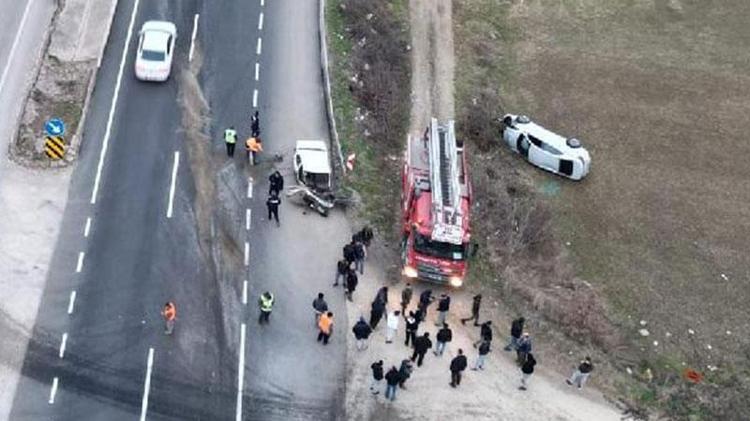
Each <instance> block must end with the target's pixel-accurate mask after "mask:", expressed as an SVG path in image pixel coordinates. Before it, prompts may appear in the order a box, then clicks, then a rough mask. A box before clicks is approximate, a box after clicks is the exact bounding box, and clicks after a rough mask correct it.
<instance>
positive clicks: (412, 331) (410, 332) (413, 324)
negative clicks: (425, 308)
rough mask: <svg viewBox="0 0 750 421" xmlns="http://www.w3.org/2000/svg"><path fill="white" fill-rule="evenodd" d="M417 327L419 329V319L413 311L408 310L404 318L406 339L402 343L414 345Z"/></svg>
mask: <svg viewBox="0 0 750 421" xmlns="http://www.w3.org/2000/svg"><path fill="white" fill-rule="evenodd" d="M417 329H419V320H418V319H417V316H416V314H414V312H413V311H410V312H409V317H407V318H406V340H405V341H404V345H406V346H409V342H411V346H412V347H414V342H415V341H416V340H417Z"/></svg>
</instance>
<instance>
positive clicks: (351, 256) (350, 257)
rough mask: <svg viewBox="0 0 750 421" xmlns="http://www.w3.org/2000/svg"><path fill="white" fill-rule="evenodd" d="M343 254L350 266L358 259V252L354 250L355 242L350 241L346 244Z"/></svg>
mask: <svg viewBox="0 0 750 421" xmlns="http://www.w3.org/2000/svg"><path fill="white" fill-rule="evenodd" d="M342 254H343V257H344V260H346V262H347V263H348V264H349V266H351V265H352V263H354V261H355V260H357V253H356V252H355V251H354V244H352V243H349V244H347V245H345V246H344V249H343V250H342Z"/></svg>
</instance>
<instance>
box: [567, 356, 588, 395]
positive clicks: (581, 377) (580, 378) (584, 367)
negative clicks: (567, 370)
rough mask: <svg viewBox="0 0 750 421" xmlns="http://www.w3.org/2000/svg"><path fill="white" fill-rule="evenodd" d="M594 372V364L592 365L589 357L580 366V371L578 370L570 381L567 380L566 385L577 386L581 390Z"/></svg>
mask: <svg viewBox="0 0 750 421" xmlns="http://www.w3.org/2000/svg"><path fill="white" fill-rule="evenodd" d="M592 371H594V364H592V363H591V357H589V356H588V355H587V356H586V358H584V359H583V361H581V363H580V364H579V365H578V369H576V371H575V372H574V373H573V375H572V376H570V378H569V379H565V383H567V384H568V386H573V385H576V386H578V388H579V389H581V388H583V385H584V384H586V380H588V378H589V376H590V375H591V372H592Z"/></svg>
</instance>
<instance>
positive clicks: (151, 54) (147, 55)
mask: <svg viewBox="0 0 750 421" xmlns="http://www.w3.org/2000/svg"><path fill="white" fill-rule="evenodd" d="M141 58H142V59H143V60H146V61H164V60H165V58H166V54H164V53H163V52H161V51H152V50H143V51H142V52H141Z"/></svg>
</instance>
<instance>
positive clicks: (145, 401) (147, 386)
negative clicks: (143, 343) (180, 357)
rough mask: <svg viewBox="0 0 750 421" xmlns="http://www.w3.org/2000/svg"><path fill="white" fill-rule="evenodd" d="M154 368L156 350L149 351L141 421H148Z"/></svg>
mask: <svg viewBox="0 0 750 421" xmlns="http://www.w3.org/2000/svg"><path fill="white" fill-rule="evenodd" d="M153 366H154V348H149V349H148V358H147V359H146V380H144V382H143V399H142V400H141V421H146V412H148V395H149V392H150V391H151V370H152V369H153Z"/></svg>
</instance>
